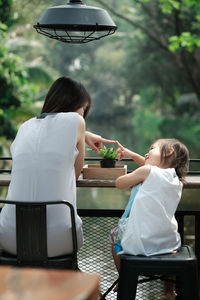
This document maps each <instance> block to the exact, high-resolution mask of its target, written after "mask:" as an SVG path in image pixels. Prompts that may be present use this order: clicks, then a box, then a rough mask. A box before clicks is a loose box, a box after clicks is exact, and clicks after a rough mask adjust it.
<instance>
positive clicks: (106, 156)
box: [99, 146, 118, 168]
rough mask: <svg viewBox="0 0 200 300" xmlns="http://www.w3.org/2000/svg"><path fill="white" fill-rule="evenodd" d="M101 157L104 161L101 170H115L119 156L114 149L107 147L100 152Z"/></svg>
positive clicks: (101, 163)
mask: <svg viewBox="0 0 200 300" xmlns="http://www.w3.org/2000/svg"><path fill="white" fill-rule="evenodd" d="M99 153H100V155H101V156H102V157H103V159H102V160H101V161H100V165H101V168H114V167H115V163H116V158H117V156H118V153H117V150H115V149H114V148H113V147H111V148H107V147H106V146H104V147H103V149H100V150H99Z"/></svg>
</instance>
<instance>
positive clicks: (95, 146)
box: [85, 131, 116, 153]
mask: <svg viewBox="0 0 200 300" xmlns="http://www.w3.org/2000/svg"><path fill="white" fill-rule="evenodd" d="M85 142H86V143H87V144H88V146H90V148H91V149H92V150H93V151H94V152H96V153H98V152H99V150H100V149H101V148H102V147H103V143H109V144H113V143H116V141H112V140H107V139H104V138H102V137H101V136H100V135H97V134H94V133H92V132H89V131H86V133H85Z"/></svg>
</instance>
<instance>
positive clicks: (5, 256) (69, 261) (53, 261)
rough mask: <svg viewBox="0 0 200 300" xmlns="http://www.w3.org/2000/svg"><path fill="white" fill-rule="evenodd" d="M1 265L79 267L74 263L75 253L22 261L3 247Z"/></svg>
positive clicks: (56, 267) (0, 257) (0, 258)
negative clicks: (35, 260)
mask: <svg viewBox="0 0 200 300" xmlns="http://www.w3.org/2000/svg"><path fill="white" fill-rule="evenodd" d="M0 265H10V266H16V267H24V266H27V267H40V268H43V267H44V268H52V269H77V268H78V267H77V265H74V257H73V255H70V254H69V255H62V256H56V257H50V258H48V260H47V261H43V262H41V261H40V262H24V263H22V262H20V261H18V259H17V256H16V255H13V254H10V253H8V252H6V251H4V250H3V249H0Z"/></svg>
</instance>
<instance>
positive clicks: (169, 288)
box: [165, 281, 177, 298]
mask: <svg viewBox="0 0 200 300" xmlns="http://www.w3.org/2000/svg"><path fill="white" fill-rule="evenodd" d="M176 296H177V293H176V291H175V290H174V284H173V282H167V281H165V297H166V298H176Z"/></svg>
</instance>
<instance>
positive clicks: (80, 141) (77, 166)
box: [74, 116, 85, 180]
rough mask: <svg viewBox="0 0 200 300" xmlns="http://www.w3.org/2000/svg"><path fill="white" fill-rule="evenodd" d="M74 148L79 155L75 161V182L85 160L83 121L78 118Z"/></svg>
mask: <svg viewBox="0 0 200 300" xmlns="http://www.w3.org/2000/svg"><path fill="white" fill-rule="evenodd" d="M76 147H77V149H78V151H79V154H78V156H77V158H76V161H75V165H74V166H75V173H76V180H77V179H78V178H79V176H80V174H81V170H82V167H83V163H84V158H85V121H84V119H83V118H82V117H81V116H79V121H78V133H77V143H76Z"/></svg>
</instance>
